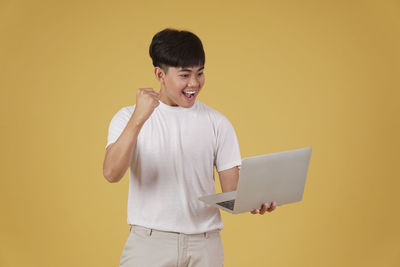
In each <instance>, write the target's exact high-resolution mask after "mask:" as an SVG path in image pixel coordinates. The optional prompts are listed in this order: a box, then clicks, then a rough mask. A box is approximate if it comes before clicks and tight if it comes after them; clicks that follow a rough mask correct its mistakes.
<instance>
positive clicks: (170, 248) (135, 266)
mask: <svg viewBox="0 0 400 267" xmlns="http://www.w3.org/2000/svg"><path fill="white" fill-rule="evenodd" d="M223 265H224V249H223V247H222V241H221V237H220V234H219V230H216V231H212V232H207V233H202V234H192V235H188V234H182V233H175V232H165V231H158V230H154V229H149V228H145V227H142V226H137V225H134V226H132V227H131V230H130V233H129V237H128V240H127V241H126V243H125V247H124V250H123V251H122V254H121V261H120V265H119V266H120V267H158V266H159V267H214V266H215V267H221V266H223Z"/></svg>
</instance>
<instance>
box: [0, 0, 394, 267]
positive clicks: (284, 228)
mask: <svg viewBox="0 0 400 267" xmlns="http://www.w3.org/2000/svg"><path fill="white" fill-rule="evenodd" d="M165 27H174V28H178V29H186V30H190V31H193V32H194V33H196V34H197V35H198V36H199V37H200V38H201V40H202V41H203V44H204V48H205V52H206V69H205V75H206V83H205V86H204V88H203V91H202V93H201V95H200V100H201V101H203V102H204V103H206V104H208V105H209V106H211V107H214V108H215V109H217V110H219V111H221V112H222V113H223V114H225V115H226V116H227V117H228V118H229V119H230V120H231V122H232V124H233V125H234V127H235V129H236V132H237V135H238V138H239V142H240V147H241V153H242V157H247V156H253V155H258V154H263V153H272V152H278V151H282V150H287V149H296V148H301V147H305V146H312V148H313V152H312V156H311V162H310V168H309V173H308V177H307V183H306V188H305V192H304V197H303V201H302V202H298V203H294V204H291V205H286V206H282V207H278V209H277V210H276V211H274V212H273V213H271V214H267V215H264V216H260V215H251V214H242V215H231V214H227V213H225V212H222V214H223V220H224V224H225V230H224V231H222V237H223V243H224V247H225V263H226V264H225V266H228V267H233V266H278V267H279V266H400V227H399V226H400V215H399V204H400V197H399V195H400V194H399V189H400V188H399V187H400V175H399V163H398V162H399V151H400V146H399V136H400V125H399V121H400V119H399V114H400V110H399V100H400V94H399V89H400V78H399V77H400V49H399V47H400V38H399V36H400V3H399V1H395V0H392V1H390V0H387V1H378V0H376V1H361V0H360V1H333V0H331V1H317V0H308V1H307V0H305V1H296V0H288V1H254V0H250V1H217V0H214V1H76V0H75V1H43V0H36V1H12V0H2V1H1V2H0V34H1V37H0V88H1V95H0V99H1V100H0V101H1V102H0V109H1V140H2V144H1V152H2V153H1V181H0V190H1V192H0V210H1V219H0V266H4V267H8V266H40V267H43V266H117V265H118V263H119V257H120V254H121V252H122V249H123V246H124V243H125V241H126V238H127V236H128V230H129V227H128V225H127V224H126V201H127V194H128V172H127V173H126V174H125V177H124V179H123V180H122V181H121V182H120V183H117V184H109V183H108V182H107V181H106V180H105V179H104V178H103V175H102V163H103V159H104V154H105V145H106V139H107V131H108V126H109V123H110V120H111V118H112V117H113V115H114V114H115V113H116V112H117V111H118V110H119V109H120V108H121V107H123V106H128V105H133V104H134V103H135V93H136V90H137V88H139V87H154V88H156V89H158V88H159V84H158V83H157V81H156V79H155V78H154V75H153V66H152V64H151V60H150V57H149V55H148V47H149V44H150V41H151V38H152V37H153V35H154V34H155V33H156V32H158V31H160V30H162V29H164V28H165ZM217 187H218V186H217Z"/></svg>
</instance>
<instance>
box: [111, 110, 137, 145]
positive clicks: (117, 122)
mask: <svg viewBox="0 0 400 267" xmlns="http://www.w3.org/2000/svg"><path fill="white" fill-rule="evenodd" d="M130 117H131V112H129V109H128V107H123V108H121V109H120V110H119V111H118V112H117V113H116V114H115V115H114V117H113V118H112V119H111V122H110V125H109V127H108V137H107V145H106V150H107V147H108V146H109V145H110V144H112V143H114V142H115V141H117V139H118V138H119V136H120V135H121V133H122V132H123V130H124V129H125V127H126V125H127V124H128V121H129V119H130Z"/></svg>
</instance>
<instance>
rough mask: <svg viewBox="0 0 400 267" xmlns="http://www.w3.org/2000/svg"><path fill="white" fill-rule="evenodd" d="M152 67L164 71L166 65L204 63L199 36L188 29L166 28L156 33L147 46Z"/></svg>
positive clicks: (178, 65)
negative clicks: (148, 46)
mask: <svg viewBox="0 0 400 267" xmlns="http://www.w3.org/2000/svg"><path fill="white" fill-rule="evenodd" d="M149 53H150V57H151V58H152V60H153V66H154V67H161V68H162V69H163V70H164V72H165V73H166V72H167V71H168V67H170V66H172V67H189V66H197V65H200V66H201V65H204V63H205V54H204V49H203V44H202V43H201V40H200V39H199V37H197V36H196V35H195V34H194V33H192V32H189V31H185V30H182V31H179V30H176V29H171V28H166V29H164V30H162V31H160V32H158V33H156V34H155V35H154V37H153V39H152V41H151V44H150V48H149Z"/></svg>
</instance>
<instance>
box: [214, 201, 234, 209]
mask: <svg viewBox="0 0 400 267" xmlns="http://www.w3.org/2000/svg"><path fill="white" fill-rule="evenodd" d="M217 204H218V205H220V206H222V207H224V208H227V209H230V210H233V206H235V200H234V199H232V200H228V201H224V202H219V203H217Z"/></svg>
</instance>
